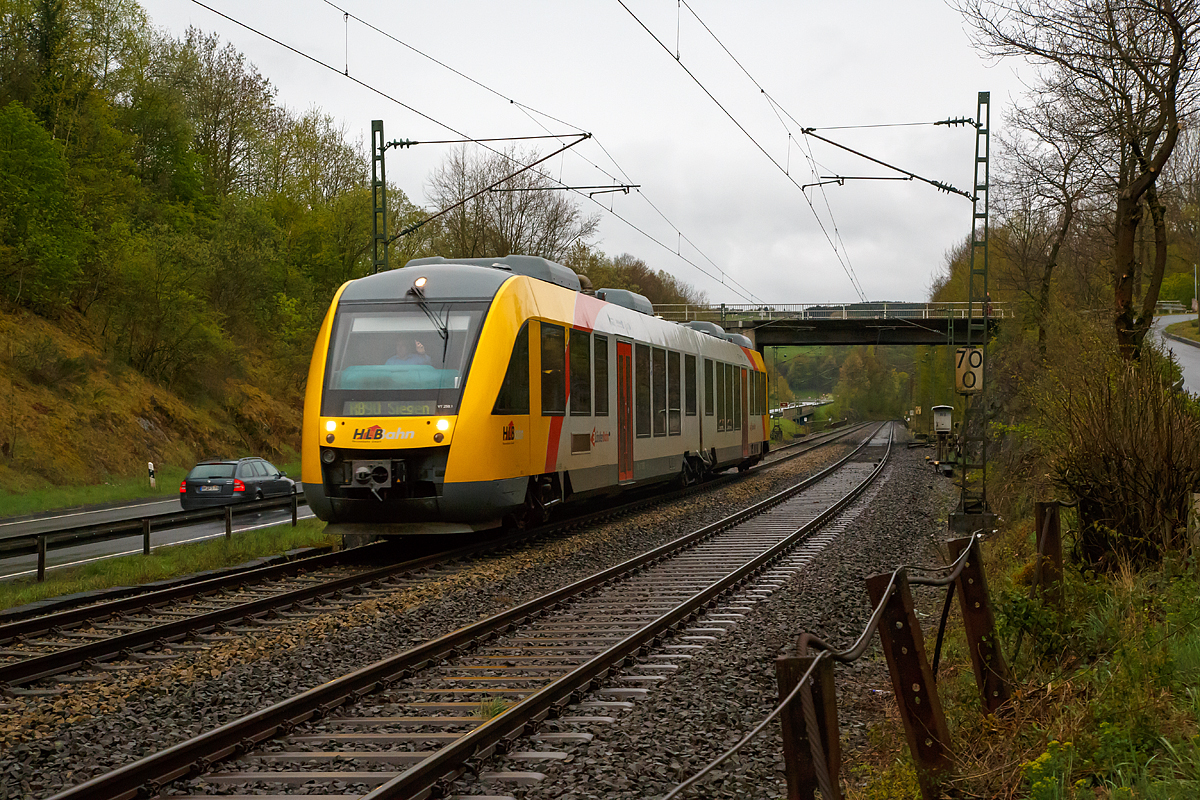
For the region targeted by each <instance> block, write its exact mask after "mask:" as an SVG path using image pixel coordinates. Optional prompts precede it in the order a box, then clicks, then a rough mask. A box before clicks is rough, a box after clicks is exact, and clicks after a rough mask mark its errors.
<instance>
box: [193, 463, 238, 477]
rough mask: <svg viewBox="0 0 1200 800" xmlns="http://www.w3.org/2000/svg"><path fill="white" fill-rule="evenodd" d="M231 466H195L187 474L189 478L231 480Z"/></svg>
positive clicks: (232, 467) (232, 466)
mask: <svg viewBox="0 0 1200 800" xmlns="http://www.w3.org/2000/svg"><path fill="white" fill-rule="evenodd" d="M233 469H234V465H233V464H197V465H196V466H194V467H192V471H191V472H189V473H188V477H189V478H232V477H233Z"/></svg>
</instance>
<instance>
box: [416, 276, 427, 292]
mask: <svg viewBox="0 0 1200 800" xmlns="http://www.w3.org/2000/svg"><path fill="white" fill-rule="evenodd" d="M413 286H415V287H417V288H418V289H424V288H425V276H424V275H422V276H421V277H419V278H417V279H416V280H415V281H413Z"/></svg>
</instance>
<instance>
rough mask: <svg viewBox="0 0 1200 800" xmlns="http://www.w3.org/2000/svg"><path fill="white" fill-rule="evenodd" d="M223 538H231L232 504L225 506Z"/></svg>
mask: <svg viewBox="0 0 1200 800" xmlns="http://www.w3.org/2000/svg"><path fill="white" fill-rule="evenodd" d="M225 538H226V539H232V538H233V506H225Z"/></svg>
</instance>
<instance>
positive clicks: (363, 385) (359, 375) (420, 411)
mask: <svg viewBox="0 0 1200 800" xmlns="http://www.w3.org/2000/svg"><path fill="white" fill-rule="evenodd" d="M484 310H485V309H484V308H483V307H482V306H481V304H478V303H470V304H465V303H426V304H424V308H422V306H420V305H418V304H416V303H403V304H395V305H392V306H390V307H380V306H375V307H372V308H370V309H369V310H368V309H356V308H353V307H352V308H349V309H347V308H342V309H339V310H338V315H337V319H336V320H335V322H334V331H333V341H332V344H331V347H330V351H329V361H328V363H327V365H326V371H325V395H324V399H323V401H322V404H321V413H322V414H324V415H326V416H344V417H399V416H432V415H434V414H450V413H453V412H454V411H455V409H456V408H457V407H458V398H459V395H460V394H461V393H462V386H463V383H464V381H465V380H466V373H467V366H468V363H469V360H470V356H471V351H472V350H473V349H474V345H475V337H476V335H477V334H478V332H479V323H480V320H482V318H483V314H484Z"/></svg>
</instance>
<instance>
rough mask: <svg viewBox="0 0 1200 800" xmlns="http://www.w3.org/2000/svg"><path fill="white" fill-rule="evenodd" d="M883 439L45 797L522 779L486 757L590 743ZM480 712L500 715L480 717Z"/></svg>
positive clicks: (719, 627)
mask: <svg viewBox="0 0 1200 800" xmlns="http://www.w3.org/2000/svg"><path fill="white" fill-rule="evenodd" d="M882 427H883V426H881V428H882ZM890 443H891V436H890V432H889V434H888V435H886V436H884V435H879V431H876V433H875V434H873V435H872V436H871V437H869V438H868V439H866V440H865V441H864V442H863V444H862V445H861V446H859V447H858V448H857V449H856V450H855V451H853V452H852V453H851V454H849V455H848V456H846V457H845V458H843V459H842V460H841V461H839V462H838V463H837V464H835V465H834V466H832V467H830V468H828V469H826V470H824V471H823V472H821V473H819V474H818V475H816V476H814V477H812V478H809V479H807V480H805V481H802V482H801V483H799V484H797V486H795V487H793V488H792V489H789V490H787V491H785V492H781V493H779V494H777V495H775V496H774V497H772V498H769V499H768V500H766V501H763V502H761V503H758V504H756V505H754V506H752V507H751V508H749V509H746V510H744V511H741V512H738V513H737V514H734V515H733V516H731V517H728V518H726V519H724V520H722V521H720V522H718V523H715V524H713V525H709V526H706V527H705V528H703V529H701V530H698V531H695V532H693V533H691V534H689V535H687V536H685V537H683V538H681V539H678V540H676V541H675V542H672V543H670V544H667V545H664V546H663V547H660V548H657V549H655V550H653V551H651V552H649V553H646V554H643V555H641V556H638V557H636V558H634V559H631V560H630V561H627V562H626V563H624V564H621V565H618V566H616V567H613V568H611V569H608V570H604V571H602V572H600V573H597V574H596V575H593V576H591V577H589V578H587V579H585V580H582V581H579V582H577V583H575V584H573V585H571V586H568V587H565V588H562V589H559V590H557V591H554V592H551V593H549V594H547V595H545V596H543V597H541V598H538V599H537V600H533V601H530V602H528V603H525V604H522V605H519V606H517V607H515V608H512V609H509V610H507V611H505V612H502V613H500V614H497V615H496V616H493V617H491V618H490V619H487V620H483V621H481V622H479V623H477V624H474V625H470V626H467V627H465V628H462V629H460V630H458V631H454V632H453V633H450V634H447V635H445V636H442V637H440V638H438V639H435V640H433V641H430V642H427V643H425V644H423V645H421V646H419V647H416V648H413V649H411V650H408V651H407V652H404V653H401V654H399V655H397V656H393V657H390V658H387V659H384V660H382V661H379V662H376V663H375V664H372V665H370V666H368V667H365V668H362V669H359V670H357V671H355V672H353V673H350V674H349V675H346V676H344V677H342V678H340V679H337V680H333V681H329V682H327V683H325V684H323V685H321V686H319V687H317V688H314V689H311V690H309V691H306V692H304V693H302V694H300V695H298V696H296V697H293V698H291V699H289V700H286V701H284V702H281V703H278V704H276V705H273V706H271V707H269V708H265V709H262V710H261V711H259V712H256V713H253V714H250V715H248V716H246V717H243V718H242V719H240V720H237V721H235V722H232V723H229V724H227V725H224V726H222V727H220V728H218V729H216V730H213V731H210V732H208V733H205V734H203V735H201V736H199V737H196V738H194V739H192V740H189V741H187V742H184V743H181V744H178V745H176V746H174V747H171V748H168V749H167V750H164V751H162V752H160V753H158V754H155V755H152V756H150V757H148V758H145V759H142V760H141V761H138V762H136V763H133V764H130V765H128V766H126V767H123V768H120V769H118V770H116V771H114V772H111V773H109V774H107V775H104V776H100V777H97V778H94V779H92V780H90V781H88V782H86V783H84V784H81V785H80V786H77V787H74V788H73V789H69V790H67V791H65V792H62V793H60V794H59V795H56V796H55V797H56V800H66V799H67V798H73V799H76V800H78V799H79V798H105V799H106V800H107V799H108V798H126V797H135V796H137V795H138V794H139V793H144V792H157V791H159V790H161V789H163V788H164V787H165V786H166V785H167V783H169V782H171V781H174V780H176V779H179V778H183V777H192V778H194V780H192V781H191V784H190V788H191V789H192V790H197V789H198V790H201V792H200V794H195V795H191V796H202V795H203V794H204V793H205V792H212V793H220V794H227V793H229V792H231V791H232V792H239V790H243V789H244V793H245V794H261V792H263V791H272V790H275V791H278V790H279V789H280V788H281V787H282V788H283V789H285V790H286V789H287V788H288V787H291V788H296V787H303V788H302V790H301V791H302V792H303V793H311V792H312V791H323V792H325V793H326V794H327V795H337V796H347V795H353V796H361V795H364V794H365V795H367V796H368V797H370V798H372V799H373V800H374V799H375V798H385V797H387V798H391V797H403V798H410V797H412V798H420V797H428V796H446V795H447V794H450V795H454V794H456V787H455V785H454V784H453V783H452V781H453V780H454V779H455V778H458V777H459V776H461V775H463V774H469V775H477V776H479V777H480V778H483V779H485V780H488V779H491V780H496V781H501V782H503V781H521V780H531V779H533V777H532V776H533V774H532V773H523V772H520V771H512V772H505V771H500V772H496V773H494V774H491V775H489V774H488V771H487V770H486V769H485V762H486V760H487V759H488V758H489V757H491V756H493V755H496V754H504V755H505V757H506V759H507V760H508V761H510V762H512V761H516V762H530V761H533V762H536V761H537V760H539V759H549V758H557V757H561V755H562V754H560V753H558V752H557V751H553V750H548V751H541V750H538V751H531V752H520V751H518V752H513V751H512V750H511V748H510V745H511V744H512V743H513V742H515V741H517V740H518V739H519V738H520V737H522V736H524V735H526V734H528V733H531V732H534V731H537V736H538V738H537V739H534V740H533V741H536V742H540V743H542V744H543V745H547V744H548V745H553V744H554V743H556V742H557V743H561V742H570V741H580V740H582V739H585V738H586V737H589V736H590V734H588V733H587V732H586V731H585V730H582V728H585V727H588V726H593V725H602V724H604V723H605V721H611V716H610V714H611V713H612V712H615V711H619V710H620V709H621V708H624V707H626V706H627V704H628V702H629V700H630V699H633V698H636V697H638V696H639V695H641V694H645V693H646V692H648V691H651V690H652V687H653V685H654V684H655V683H657V682H659V681H661V680H664V679H665V676H666V675H667V674H669V673H670V672H671V671H673V668H677V663H678V662H679V660H680V659H684V658H687V657H688V655H689V652H690V651H692V650H694V649H698V648H701V647H703V646H704V643H705V642H706V641H710V640H712V639H713V638H715V637H717V636H720V635H721V633H722V632H723V631H724V630H725V629H726V628H727V627H728V626H730V625H734V624H736V622H737V619H738V618H740V615H741V614H743V613H744V612H745V611H747V610H748V605H749V604H752V603H754V602H757V601H758V600H759V599H762V598H763V597H765V596H766V594H768V593H769V592H770V591H772V590H773V589H774V588H777V587H778V586H779V585H781V584H782V582H783V581H784V580H786V576H787V574H789V572H788V571H789V570H795V569H797V568H799V565H802V564H803V562H804V560H805V559H806V558H807V551H811V550H812V549H814V548H819V546H820V544H821V542H820V541H819V538H813V537H814V536H816V537H819V535H820V534H819V533H818V531H820V529H821V528H822V526H824V525H826V524H828V523H829V522H830V521H831V520H833V519H835V518H836V516H837V515H838V514H839V513H841V512H842V511H843V510H844V509H845V508H846V507H847V506H848V505H849V504H850V503H851V502H853V500H854V499H855V498H856V497H857V496H858V495H859V494H861V493H862V492H863V491H865V490H866V489H867V487H868V486H869V485H870V484H871V482H872V481H873V480H874V478H875V477H876V476H877V475H878V474H879V473H880V472H881V471H882V469H883V466H884V464H885V462H886V457H887V454H888V453H889V452H890ZM806 541H807V542H808V544H807V545H805V542H806ZM806 547H807V551H806ZM797 548H799V549H797ZM734 591H740V594H739V595H738V596H737V599H736V601H733V602H731V601H730V600H729V599H728V598H729V596H730V593H731V592H734ZM733 603H737V604H733ZM743 604H746V605H743ZM597 695H598V697H597V699H587V698H588V697H589V696H597ZM489 708H490V709H491V710H492V711H497V712H499V713H497V714H496V715H495V716H490V715H489V714H488V713H483V714H481V713H479V712H480V711H486V709H489ZM231 759H233V760H235V763H233V764H231V765H227V764H226V763H225V762H228V761H229V760H231ZM197 776H200V777H197ZM179 790H180V787H179V785H178V784H177V785H176V786H174V787H172V793H173V796H175V795H174V793H175V792H177V791H179ZM185 791H186V790H185ZM179 796H184V795H179Z"/></svg>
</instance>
